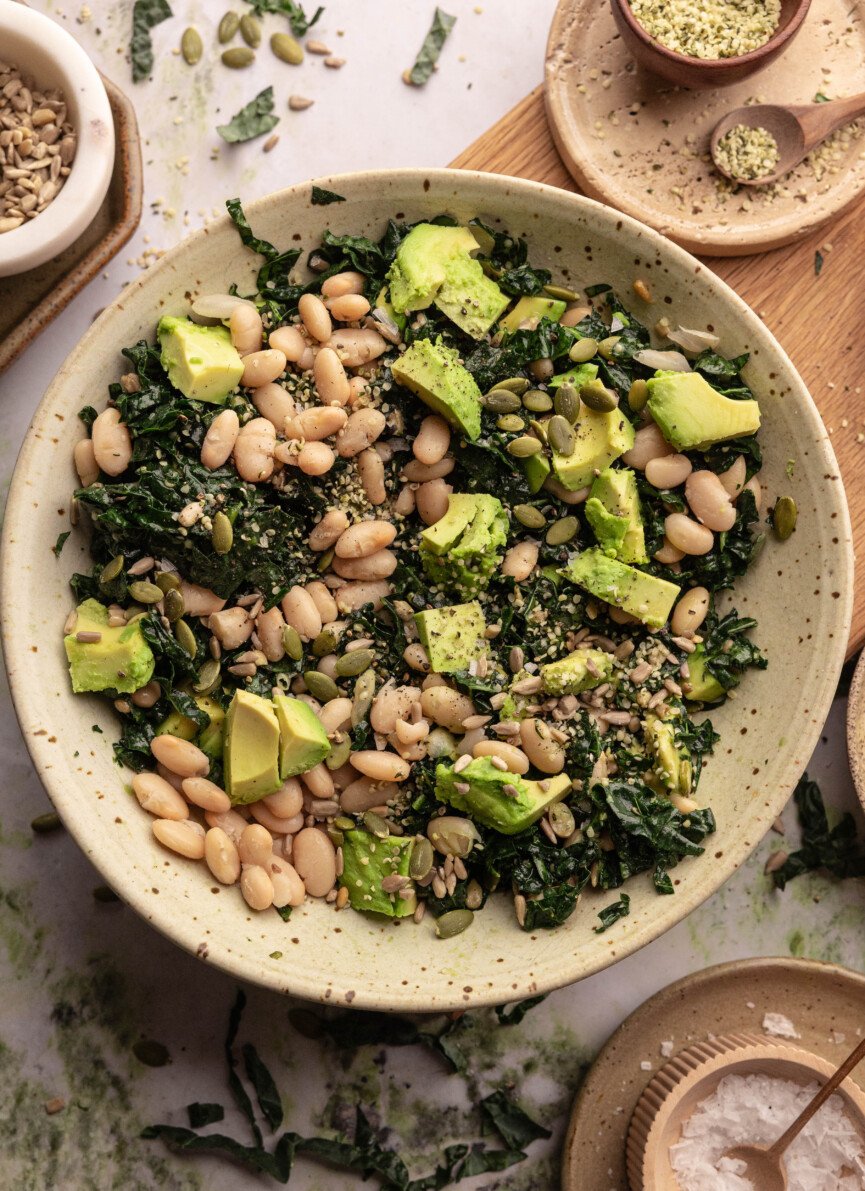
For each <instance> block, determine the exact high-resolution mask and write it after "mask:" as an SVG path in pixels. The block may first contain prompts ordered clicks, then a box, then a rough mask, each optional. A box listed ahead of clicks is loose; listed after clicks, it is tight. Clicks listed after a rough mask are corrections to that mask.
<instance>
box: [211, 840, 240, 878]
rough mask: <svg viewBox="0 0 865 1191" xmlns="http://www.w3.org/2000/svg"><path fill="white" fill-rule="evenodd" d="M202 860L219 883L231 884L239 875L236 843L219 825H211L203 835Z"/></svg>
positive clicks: (238, 857)
mask: <svg viewBox="0 0 865 1191" xmlns="http://www.w3.org/2000/svg"><path fill="white" fill-rule="evenodd" d="M204 862H205V864H206V865H207V867H208V868H209V869H210V871H211V873H213V875H214V877H216V879H217V881H219V883H220V884H221V885H233V884H234V883H235V881H236V880H237V878H238V877H239V876H240V856H239V855H238V853H237V845H236V844H235V842H234V840H232V838H231V836H229V835H228V834H227V833H226V832H225V831H223V830H222V828H221V827H211V828H210V830H209V831H208V832H207V834H206V835H205V837H204Z"/></svg>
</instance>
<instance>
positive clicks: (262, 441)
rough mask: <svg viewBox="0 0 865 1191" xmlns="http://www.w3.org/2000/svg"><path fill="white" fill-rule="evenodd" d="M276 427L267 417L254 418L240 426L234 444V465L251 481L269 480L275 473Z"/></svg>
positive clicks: (241, 474)
mask: <svg viewBox="0 0 865 1191" xmlns="http://www.w3.org/2000/svg"><path fill="white" fill-rule="evenodd" d="M275 446H276V429H275V428H274V425H273V423H272V422H270V421H268V419H267V418H252V419H251V420H250V421H249V422H246V423H245V424H244V425H243V426H241V428H240V432H239V434H238V436H237V441H236V442H235V444H234V466H235V467H236V468H237V473H238V475H239V476H240V478H241V479H242V480H246V481H248V482H249V483H256V482H258V481H263V480H269V479H270V477H271V476H272V475H273V449H274V447H275Z"/></svg>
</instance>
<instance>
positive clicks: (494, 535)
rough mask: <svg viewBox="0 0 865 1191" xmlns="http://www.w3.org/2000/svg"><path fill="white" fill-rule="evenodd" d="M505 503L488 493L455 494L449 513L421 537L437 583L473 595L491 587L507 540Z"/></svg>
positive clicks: (424, 559) (423, 553) (427, 568)
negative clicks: (488, 586) (490, 584)
mask: <svg viewBox="0 0 865 1191" xmlns="http://www.w3.org/2000/svg"><path fill="white" fill-rule="evenodd" d="M508 525H509V523H508V515H507V513H506V512H505V510H504V506H503V505H502V502H501V501H500V500H499V499H498V498H497V497H495V496H488V495H487V494H486V493H483V492H481V493H457V494H456V495H454V494H453V493H452V494H451V495H450V496H449V497H448V511H447V512H446V513H445V515H444V517H442V518H441V520H440V521H437V522H436V523H435V525H431V526H430V527H429V528H428V529H425V530H424V531H423V533H422V534H421V536H420V557H421V562H422V564H423V568H424V570H425V571H426V573H427V574H428V575H429V577H430V579H432V581H433V582H434V583H438V584H441V585H442V586H443V587H447V588H452V589H454V590H455V591H458V592H460V594H461V595H464V596H474V595H477V594H478V592H480V591H483V590H484V589H485V588H486V587H487V585H488V584H489V581H490V578H491V576H492V574H493V572H494V571H495V570H496V568H497V567H498V565H499V561H500V559H501V556H502V554H503V552H504V548H505V545H506V544H507V540H508Z"/></svg>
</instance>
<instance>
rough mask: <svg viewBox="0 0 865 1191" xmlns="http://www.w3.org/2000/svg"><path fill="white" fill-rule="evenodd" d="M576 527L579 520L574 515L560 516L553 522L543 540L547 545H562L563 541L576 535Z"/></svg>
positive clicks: (577, 527)
mask: <svg viewBox="0 0 865 1191" xmlns="http://www.w3.org/2000/svg"><path fill="white" fill-rule="evenodd" d="M578 529H579V522H578V521H577V519H576V517H562V518H561V519H560V520H559V521H554V522H553V524H552V525H551V526H550V528H549V529H548V530H547V533H546V537H545V539H544V540H545V541H546V543H547V545H548V546H564V544H565V542H569V541H570V540H571V538H573V537H574V536H575V535H576V532H577V530H578Z"/></svg>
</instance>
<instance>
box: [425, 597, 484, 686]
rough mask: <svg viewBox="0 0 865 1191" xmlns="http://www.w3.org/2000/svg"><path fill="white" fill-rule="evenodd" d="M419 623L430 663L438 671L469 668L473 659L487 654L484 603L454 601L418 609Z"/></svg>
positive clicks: (441, 672)
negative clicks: (422, 609)
mask: <svg viewBox="0 0 865 1191" xmlns="http://www.w3.org/2000/svg"><path fill="white" fill-rule="evenodd" d="M414 619H415V624H416V625H417V631H418V634H419V635H420V639H421V644H422V645H423V647H424V649H425V650H426V651H427V657H428V658H429V660H430V666H431V667H432V669H433V670H435V671H436V673H438V674H452V673H453V672H454V671H455V670H467V669H468V668H469V664H470V663H471V662H472V660H474V659H476V658H477V657H478V655H479V654H482V653H486V637H485V636H484V633H485V630H486V627H487V626H486V621H485V620H484V614H483V611H482V609H481V606H480V604H479V603H478V602H477V600H473V601H472V602H471V603H470V604H453V605H452V606H451V607H449V608H427V609H426V611H425V612H415V614H414Z"/></svg>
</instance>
